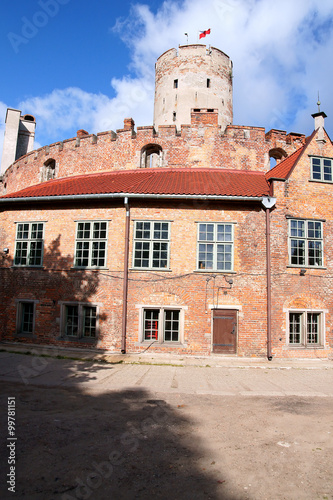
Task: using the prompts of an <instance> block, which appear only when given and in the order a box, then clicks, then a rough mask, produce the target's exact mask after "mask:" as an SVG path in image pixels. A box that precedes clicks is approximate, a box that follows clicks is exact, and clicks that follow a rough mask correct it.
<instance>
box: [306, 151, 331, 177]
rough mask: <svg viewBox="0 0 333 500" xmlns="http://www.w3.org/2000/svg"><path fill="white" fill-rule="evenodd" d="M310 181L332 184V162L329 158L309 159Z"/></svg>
mask: <svg viewBox="0 0 333 500" xmlns="http://www.w3.org/2000/svg"><path fill="white" fill-rule="evenodd" d="M311 179H312V180H314V181H323V182H333V160H332V159H331V158H322V157H314V156H313V157H311Z"/></svg>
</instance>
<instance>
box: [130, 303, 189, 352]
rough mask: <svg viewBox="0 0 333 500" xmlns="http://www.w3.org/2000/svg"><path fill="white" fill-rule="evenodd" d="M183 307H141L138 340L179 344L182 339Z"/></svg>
mask: <svg viewBox="0 0 333 500" xmlns="http://www.w3.org/2000/svg"><path fill="white" fill-rule="evenodd" d="M183 315H184V310H183V308H173V307H149V308H142V309H141V318H142V319H141V322H140V324H141V328H140V333H139V336H140V339H141V340H140V341H141V342H144V343H157V344H167V345H171V344H180V343H182V341H183V329H184V328H183V325H184V319H183Z"/></svg>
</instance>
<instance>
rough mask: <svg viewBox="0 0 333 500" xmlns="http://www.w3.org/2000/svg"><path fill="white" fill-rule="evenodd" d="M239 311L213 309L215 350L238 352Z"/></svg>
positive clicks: (222, 352)
mask: <svg viewBox="0 0 333 500" xmlns="http://www.w3.org/2000/svg"><path fill="white" fill-rule="evenodd" d="M236 346H237V311H235V310H229V309H213V352H216V353H220V354H233V353H236Z"/></svg>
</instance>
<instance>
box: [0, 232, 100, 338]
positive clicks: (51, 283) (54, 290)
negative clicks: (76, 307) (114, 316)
mask: <svg viewBox="0 0 333 500" xmlns="http://www.w3.org/2000/svg"><path fill="white" fill-rule="evenodd" d="M61 237H62V236H61V235H60V234H59V235H58V236H57V237H56V238H55V239H54V240H53V241H52V242H51V243H50V245H49V246H48V247H47V248H45V249H44V254H43V267H42V268H40V267H38V268H33V267H23V266H21V267H20V266H16V267H15V266H13V258H12V261H11V262H9V260H8V259H6V262H3V267H2V270H1V271H2V272H1V274H2V280H1V284H0V292H1V297H2V318H0V319H2V339H3V340H15V341H18V342H25V343H39V344H54V345H55V344H59V341H60V342H61V344H62V345H64V346H67V347H71V346H73V347H74V346H75V347H78V346H79V347H96V346H97V344H98V342H99V341H100V340H101V338H100V337H99V336H98V333H99V328H98V326H97V332H96V334H94V335H90V336H89V337H88V336H86V334H85V332H84V331H83V330H84V327H82V331H81V332H79V334H78V335H77V336H75V335H74V336H72V337H71V336H70V335H68V334H67V333H66V325H65V323H66V319H65V316H66V313H65V307H66V306H65V305H64V303H87V304H89V303H90V302H91V301H93V300H94V296H95V295H96V293H97V291H98V287H99V282H100V277H99V271H98V270H92V269H85V268H82V269H80V268H75V267H74V263H73V256H72V255H62V254H61V250H60V248H61ZM20 301H21V302H22V301H34V303H35V319H34V330H33V332H31V333H30V332H29V333H27V332H24V331H20V324H18V323H19V320H18V303H19V302H20ZM106 319H107V315H106V314H105V312H103V313H100V314H99V315H98V322H97V325H99V326H101V325H102V323H103V322H104V321H105V320H106Z"/></svg>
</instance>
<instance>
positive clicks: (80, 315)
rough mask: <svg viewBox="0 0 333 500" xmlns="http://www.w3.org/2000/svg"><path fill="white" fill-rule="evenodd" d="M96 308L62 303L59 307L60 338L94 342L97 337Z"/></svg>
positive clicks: (90, 305) (94, 306)
mask: <svg viewBox="0 0 333 500" xmlns="http://www.w3.org/2000/svg"><path fill="white" fill-rule="evenodd" d="M98 319H99V314H98V307H97V306H96V305H92V304H82V303H64V304H62V306H61V336H62V337H66V338H67V339H72V340H78V339H80V340H82V339H85V340H94V339H96V338H97V336H98Z"/></svg>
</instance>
